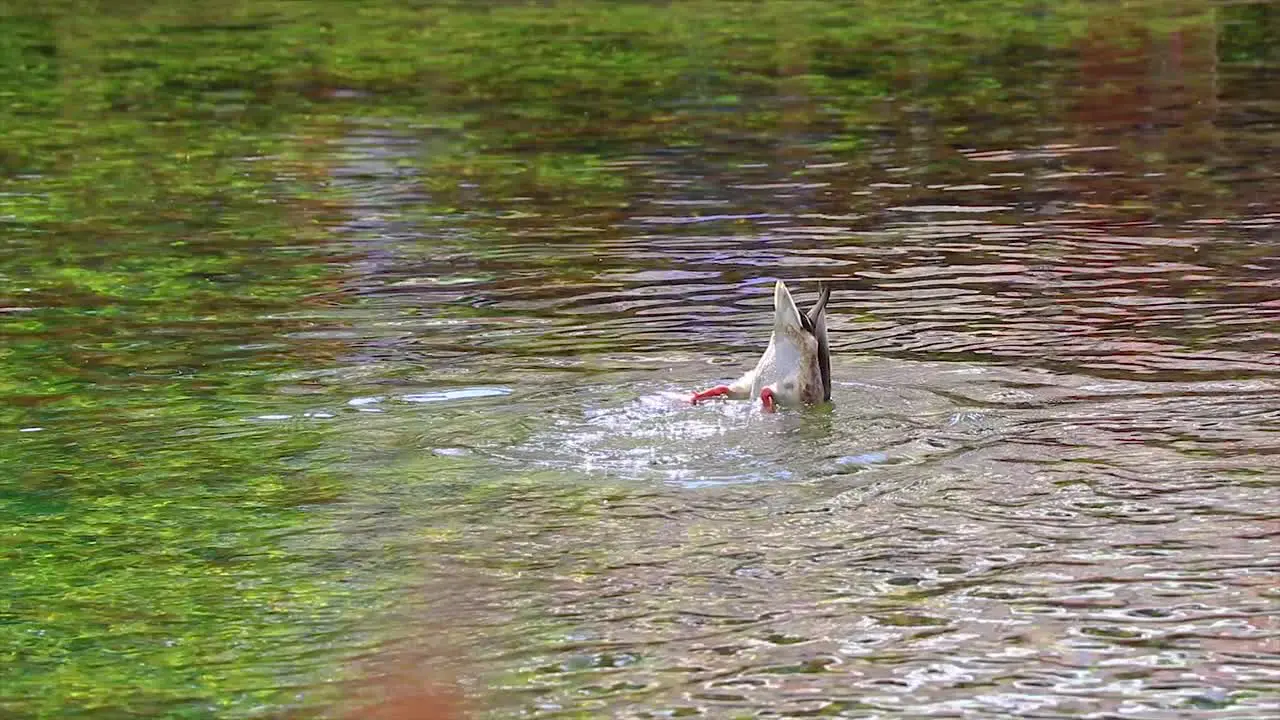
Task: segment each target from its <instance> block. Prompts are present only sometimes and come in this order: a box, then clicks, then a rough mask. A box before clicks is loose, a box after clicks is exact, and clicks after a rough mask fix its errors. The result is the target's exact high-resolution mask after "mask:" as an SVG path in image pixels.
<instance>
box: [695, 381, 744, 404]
mask: <svg viewBox="0 0 1280 720" xmlns="http://www.w3.org/2000/svg"><path fill="white" fill-rule="evenodd" d="M732 393H733V390H732V389H730V388H729V386H728V385H717V386H715V387H713V388H711V389H710V390H703V391H702V392H697V393H694V394H693V397H691V398H689V402H691V403H693V404H694V405H697V404H698V402H699V401H701V400H710V399H711V398H713V397H720V396H721V395H730V394H732Z"/></svg>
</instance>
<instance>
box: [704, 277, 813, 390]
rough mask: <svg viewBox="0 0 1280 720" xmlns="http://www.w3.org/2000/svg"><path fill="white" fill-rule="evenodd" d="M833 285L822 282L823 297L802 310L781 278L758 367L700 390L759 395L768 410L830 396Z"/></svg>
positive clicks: (774, 291)
mask: <svg viewBox="0 0 1280 720" xmlns="http://www.w3.org/2000/svg"><path fill="white" fill-rule="evenodd" d="M829 299H831V288H829V287H827V286H826V285H825V284H819V292H818V301H817V302H815V303H814V305H813V307H812V308H810V309H809V312H808V313H801V312H800V309H799V308H798V307H796V302H795V300H793V299H792V298H791V291H789V290H787V285H786V283H784V282H782V281H781V280H779V281H777V282H776V283H774V286H773V335H772V336H770V337H769V347H768V348H766V349H765V351H764V355H762V356H761V357H760V360H759V362H757V363H756V366H755V368H753V369H752V370H750V371H748V372H747V373H746V374H744V375H743V376H742V377H740V378H738V379H737V380H735V381H733V382H732V383H730V384H728V385H717V386H716V387H713V388H711V389H709V390H703V391H702V392H700V393H695V394H694V395H693V397H692V398H690V400H691V402H693V403H694V404H695V405H696V404H697V403H698V402H700V401H702V400H706V399H708V398H713V397H719V396H725V397H728V398H732V399H735V400H741V399H746V398H752V399H754V398H760V402H761V404H762V405H763V406H764V409H765V411H767V412H773V411H774V410H775V409H777V408H778V407H779V406H782V407H798V406H801V405H816V404H818V403H821V402H829V401H830V400H831V349H830V347H829V346H828V344H827V301H828V300H829Z"/></svg>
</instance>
